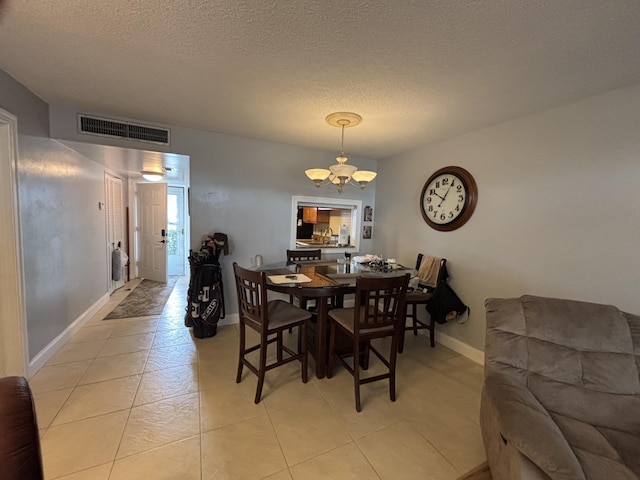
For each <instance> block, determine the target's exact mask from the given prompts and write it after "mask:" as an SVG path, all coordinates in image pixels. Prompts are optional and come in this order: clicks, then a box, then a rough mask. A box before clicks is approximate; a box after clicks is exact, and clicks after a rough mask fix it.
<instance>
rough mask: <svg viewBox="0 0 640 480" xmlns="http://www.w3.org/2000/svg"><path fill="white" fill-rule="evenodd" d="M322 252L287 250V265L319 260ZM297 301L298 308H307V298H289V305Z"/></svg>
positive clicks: (292, 296) (317, 249) (318, 250)
mask: <svg viewBox="0 0 640 480" xmlns="http://www.w3.org/2000/svg"><path fill="white" fill-rule="evenodd" d="M321 259H322V250H320V249H319V248H316V249H313V250H287V263H295V262H303V261H307V260H321ZM295 298H297V299H298V305H299V306H300V308H305V309H306V308H307V302H308V300H309V299H308V298H304V297H296V296H294V295H290V296H289V303H294V299H295Z"/></svg>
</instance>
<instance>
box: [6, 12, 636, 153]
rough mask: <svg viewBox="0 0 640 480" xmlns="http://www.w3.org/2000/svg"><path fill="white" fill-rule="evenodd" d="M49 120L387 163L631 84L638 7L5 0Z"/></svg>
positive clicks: (17, 56)
mask: <svg viewBox="0 0 640 480" xmlns="http://www.w3.org/2000/svg"><path fill="white" fill-rule="evenodd" d="M0 5H1V7H0V8H1V10H0V68H1V69H3V70H5V71H6V72H7V73H9V74H10V75H11V76H13V77H14V78H16V79H17V80H18V81H20V82H21V83H22V84H24V85H25V86H27V87H28V88H29V89H31V90H32V91H33V92H34V93H36V94H37V95H38V96H40V97H41V98H42V99H44V100H45V101H47V102H48V103H50V104H56V105H65V106H73V107H79V108H81V109H82V110H84V111H86V112H89V113H102V114H108V115H113V116H118V117H125V118H132V119H136V120H141V121H145V122H150V123H154V122H155V123H163V124H170V125H180V126H185V127H193V128H198V129H202V130H209V131H214V132H221V133H228V134H232V135H239V136H246V137H252V138H258V139H264V140H270V141H276V142H282V143H287V144H292V145H300V146H307V147H312V148H320V149H323V150H329V151H334V150H337V149H339V138H340V135H339V131H338V130H337V129H335V128H333V127H330V126H328V125H327V124H326V123H325V122H324V117H325V116H326V115H327V114H329V113H331V112H335V111H341V110H346V111H353V112H357V113H359V114H360V115H362V117H363V118H364V121H363V122H362V124H361V125H360V126H358V127H357V128H354V129H350V130H348V131H347V134H346V135H345V151H346V152H347V153H350V154H358V155H362V156H367V157H372V158H384V157H386V156H389V155H392V154H397V153H400V152H403V151H406V150H409V149H411V148H414V147H416V146H418V145H421V144H424V143H427V142H429V141H434V140H438V139H442V138H447V137H451V136H454V135H457V134H460V133H463V132H468V131H472V130H476V129H479V128H482V127H484V126H487V125H491V124H496V123H499V122H502V121H506V120H510V119H513V118H516V117H520V116H523V115H526V114H528V113H531V112H536V111H540V110H543V109H546V108H549V107H553V106H557V105H561V104H564V103H568V102H572V101H575V100H578V99H580V98H583V97H586V96H590V95H594V94H597V93H601V92H605V91H608V90H611V89H614V88H618V87H621V86H625V85H629V84H633V83H637V82H640V28H638V26H639V25H640V1H638V0H626V1H624V0H555V1H552V0H535V1H534V0H477V1H471V0H465V1H462V0H415V1H408V0H396V1H391V0H349V1H344V0H339V1H338V0H309V1H304V0H300V1H294V0H289V1H287V0H278V1H273V0H248V1H241V0H179V1H178V0H110V1H108V2H97V1H96V2H93V1H87V0H56V1H51V0H28V1H27V0H5V1H4V2H0Z"/></svg>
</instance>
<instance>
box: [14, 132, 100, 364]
mask: <svg viewBox="0 0 640 480" xmlns="http://www.w3.org/2000/svg"><path fill="white" fill-rule="evenodd" d="M19 142H20V150H19V155H20V158H19V161H18V173H19V178H18V184H19V190H18V196H19V199H20V221H21V226H22V246H23V250H22V251H23V257H24V273H25V276H24V278H25V293H26V306H27V326H28V341H29V353H30V357H31V359H33V356H34V355H35V354H37V353H38V352H40V351H41V350H42V349H43V348H44V347H46V346H47V345H48V344H49V343H50V342H51V341H52V340H53V339H55V338H56V337H57V336H58V335H59V334H60V333H61V332H62V331H63V330H64V329H65V328H67V327H68V326H69V325H70V324H71V323H73V321H75V320H76V319H77V318H78V317H80V316H81V315H82V314H83V313H84V312H85V311H86V310H87V309H88V308H89V307H91V306H92V305H93V304H94V303H96V302H97V301H98V300H99V299H100V298H101V297H102V296H104V295H105V294H106V292H107V269H106V252H105V239H106V232H105V216H104V210H98V202H104V169H103V168H102V167H101V166H100V165H98V164H97V163H95V162H92V161H90V160H88V159H87V158H86V157H83V156H82V155H80V154H78V153H76V152H74V151H73V150H70V149H69V148H67V147H65V146H63V145H61V144H60V143H58V142H56V141H54V140H50V139H46V138H37V137H31V136H25V135H21V136H20V138H19Z"/></svg>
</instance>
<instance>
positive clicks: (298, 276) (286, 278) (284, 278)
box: [269, 273, 311, 284]
mask: <svg viewBox="0 0 640 480" xmlns="http://www.w3.org/2000/svg"><path fill="white" fill-rule="evenodd" d="M294 277H295V278H294ZM269 280H271V283H275V284H278V283H305V282H310V281H311V279H310V278H309V277H307V276H306V275H305V274H304V273H292V274H291V275H269Z"/></svg>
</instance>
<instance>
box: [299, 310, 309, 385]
mask: <svg viewBox="0 0 640 480" xmlns="http://www.w3.org/2000/svg"><path fill="white" fill-rule="evenodd" d="M305 322H306V321H305ZM298 352H300V353H301V354H302V383H307V381H308V380H309V372H308V364H309V355H308V352H307V326H306V325H305V324H304V323H302V324H300V326H298Z"/></svg>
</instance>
